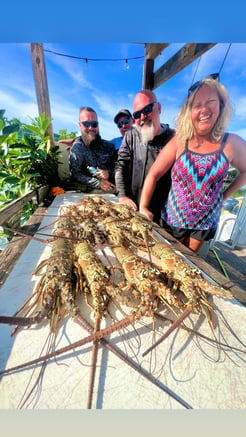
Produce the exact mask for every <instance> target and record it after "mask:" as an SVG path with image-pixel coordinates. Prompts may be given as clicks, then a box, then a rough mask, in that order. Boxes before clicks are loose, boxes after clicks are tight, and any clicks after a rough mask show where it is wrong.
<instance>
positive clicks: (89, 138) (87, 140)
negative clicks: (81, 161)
mask: <svg viewBox="0 0 246 437" xmlns="http://www.w3.org/2000/svg"><path fill="white" fill-rule="evenodd" d="M81 137H82V140H83V142H84V144H85V145H86V146H87V147H89V146H94V145H96V144H98V143H99V141H100V139H101V137H100V135H99V134H96V135H95V136H94V135H91V134H86V133H83V134H81Z"/></svg>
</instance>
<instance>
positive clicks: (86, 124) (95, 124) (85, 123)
mask: <svg viewBox="0 0 246 437" xmlns="http://www.w3.org/2000/svg"><path fill="white" fill-rule="evenodd" d="M79 123H80V124H83V126H84V127H86V128H87V129H88V127H90V126H91V127H93V128H96V127H98V121H80V122H79Z"/></svg>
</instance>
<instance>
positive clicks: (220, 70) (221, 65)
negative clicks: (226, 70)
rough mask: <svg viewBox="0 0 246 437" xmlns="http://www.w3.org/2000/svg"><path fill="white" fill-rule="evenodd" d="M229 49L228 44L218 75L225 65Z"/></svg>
mask: <svg viewBox="0 0 246 437" xmlns="http://www.w3.org/2000/svg"><path fill="white" fill-rule="evenodd" d="M230 48H231V43H230V44H229V47H228V49H227V52H226V54H225V57H224V60H223V62H222V64H221V67H220V70H219V74H220V72H221V70H222V67H223V65H224V63H225V60H226V58H227V55H228V53H229V50H230Z"/></svg>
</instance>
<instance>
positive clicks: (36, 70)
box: [30, 43, 55, 147]
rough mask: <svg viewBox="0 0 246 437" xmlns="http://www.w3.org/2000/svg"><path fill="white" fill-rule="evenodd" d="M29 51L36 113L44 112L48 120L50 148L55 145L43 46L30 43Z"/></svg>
mask: <svg viewBox="0 0 246 437" xmlns="http://www.w3.org/2000/svg"><path fill="white" fill-rule="evenodd" d="M30 51H31V60H32V69H33V75H34V82H35V89H36V96H37V102H38V111H39V115H41V114H42V113H43V112H45V117H46V118H47V117H48V118H50V120H51V124H50V125H49V127H48V128H47V132H46V133H47V135H49V136H50V142H51V147H53V146H54V145H55V142H54V134H53V127H52V118H51V111H50V100H49V91H48V83H47V76H46V69H45V61H44V51H43V44H39V43H31V44H30Z"/></svg>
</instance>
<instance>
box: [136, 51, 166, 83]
mask: <svg viewBox="0 0 246 437" xmlns="http://www.w3.org/2000/svg"><path fill="white" fill-rule="evenodd" d="M168 45H169V44H145V47H144V58H145V60H144V66H143V81H142V89H143V90H144V89H145V90H147V89H148V90H152V89H153V84H154V59H155V58H156V57H157V56H158V55H159V54H160V53H161V52H162V51H163V50H164V49H165V48H166V47H167V46H168Z"/></svg>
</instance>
